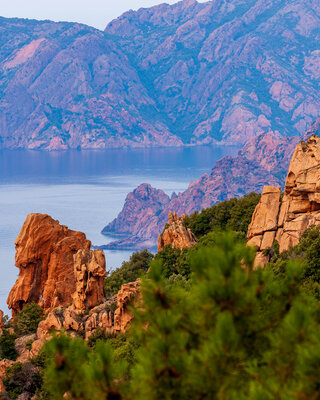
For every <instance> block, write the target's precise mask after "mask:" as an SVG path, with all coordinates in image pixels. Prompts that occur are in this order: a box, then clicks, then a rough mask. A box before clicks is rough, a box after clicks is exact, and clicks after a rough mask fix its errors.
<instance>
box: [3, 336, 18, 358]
mask: <svg viewBox="0 0 320 400" xmlns="http://www.w3.org/2000/svg"><path fill="white" fill-rule="evenodd" d="M16 338H17V336H16V335H15V334H11V333H10V332H9V330H8V329H3V333H2V335H1V336H0V356H1V358H2V359H3V358H6V359H8V360H13V361H15V360H16V359H17V357H18V353H17V350H16V348H15V340H16Z"/></svg>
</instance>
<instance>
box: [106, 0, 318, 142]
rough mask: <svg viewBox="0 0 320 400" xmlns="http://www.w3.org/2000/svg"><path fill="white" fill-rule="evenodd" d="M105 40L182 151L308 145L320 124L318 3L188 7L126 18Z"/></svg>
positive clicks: (276, 0)
mask: <svg viewBox="0 0 320 400" xmlns="http://www.w3.org/2000/svg"><path fill="white" fill-rule="evenodd" d="M106 32H107V33H110V34H113V35H117V36H118V41H119V43H120V44H121V47H122V49H124V51H125V52H126V54H127V55H128V56H129V57H130V59H131V61H132V62H133V63H134V64H136V65H137V69H138V71H139V75H140V77H141V79H142V78H143V82H144V84H145V87H146V88H147V89H148V93H149V95H150V96H151V97H152V98H154V99H155V101H156V102H157V105H158V108H159V110H160V111H161V112H162V113H163V114H164V115H166V116H167V118H168V122H167V125H168V126H169V127H170V129H171V131H172V132H178V133H179V136H181V137H182V139H183V140H184V141H185V142H191V143H200V142H201V143H211V142H215V141H218V142H224V143H230V142H232V143H236V142H237V143H239V142H240V143H244V142H245V141H246V140H247V139H250V138H251V137H253V136H255V135H257V134H259V133H261V132H262V131H268V130H272V131H274V132H275V131H279V132H281V134H283V135H301V134H302V133H303V132H304V131H305V130H306V128H307V126H308V125H309V124H310V123H311V122H312V120H314V119H315V118H317V117H319V115H320V91H319V79H320V46H319V39H320V3H319V1H318V0H212V1H209V2H206V3H197V2H196V1H195V0H184V1H182V2H179V3H177V4H174V5H172V6H169V5H165V4H162V5H159V6H156V7H152V8H149V9H143V10H139V11H137V12H134V11H130V12H127V13H125V14H124V15H123V16H121V17H120V18H118V19H117V20H115V21H113V22H111V23H110V24H109V25H108V26H107V28H106Z"/></svg>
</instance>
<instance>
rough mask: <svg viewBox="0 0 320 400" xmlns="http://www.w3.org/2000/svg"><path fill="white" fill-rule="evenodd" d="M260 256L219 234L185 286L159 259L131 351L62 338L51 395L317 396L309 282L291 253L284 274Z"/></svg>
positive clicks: (319, 318)
mask: <svg viewBox="0 0 320 400" xmlns="http://www.w3.org/2000/svg"><path fill="white" fill-rule="evenodd" d="M253 259H254V254H253V251H252V249H248V248H246V247H245V245H243V243H242V242H241V241H239V240H237V238H236V237H235V236H234V235H233V234H231V233H229V234H221V235H219V236H217V237H216V239H215V245H213V246H212V247H207V248H202V249H198V250H197V251H196V252H195V253H194V254H193V255H192V256H191V261H190V262H191V270H192V273H191V275H190V285H187V286H185V285H181V284H180V282H175V281H172V280H168V279H166V278H165V277H164V275H163V267H162V265H161V261H159V260H158V261H157V260H155V261H154V262H153V263H152V266H151V270H150V272H149V274H148V279H145V280H144V281H143V304H144V306H143V307H142V308H140V309H139V310H135V320H134V324H133V327H132V331H131V332H130V333H129V334H128V337H130V338H131V340H132V342H133V343H134V346H131V348H130V352H131V356H130V357H126V356H125V357H117V358H116V357H115V353H114V350H113V348H112V346H111V344H110V343H109V341H100V342H99V341H98V342H97V343H96V346H95V347H94V348H93V349H90V348H89V347H88V346H87V345H86V344H85V343H84V342H83V341H82V340H81V339H77V340H73V339H71V338H68V337H60V338H55V339H54V340H53V341H51V342H50V343H49V344H48V345H47V352H48V361H47V367H46V371H45V377H44V382H45V385H44V387H45V388H46V390H47V391H48V393H50V396H52V398H63V396H64V395H65V393H67V397H68V398H71V399H90V400H91V399H133V398H134V399H148V400H153V399H157V400H158V399H159V400H160V399H168V400H169V399H170V400H171V399H183V400H186V399H192V400H196V399H221V400H222V399H228V400H232V399H235V400H239V399H240V400H241V399H249V400H250V399H252V400H257V399H263V400H268V399H270V400H274V399H286V400H287V399H288V400H289V399H290V400H291V399H318V398H319V384H320V374H319V363H320V358H319V354H320V336H319V334H318V332H319V328H320V314H319V307H318V302H317V301H316V299H315V298H314V297H313V296H311V295H310V294H308V293H307V292H306V291H305V290H304V289H303V287H302V286H301V282H302V280H303V279H304V277H305V274H304V270H303V268H302V267H301V265H300V263H299V262H297V261H292V260H290V261H287V264H286V271H285V274H276V273H275V272H273V270H272V268H267V269H265V270H261V269H259V270H257V271H254V270H253ZM128 337H127V338H126V339H124V341H123V343H126V341H127V340H128ZM120 348H122V349H123V345H122V346H120ZM124 353H125V354H126V352H125V351H124Z"/></svg>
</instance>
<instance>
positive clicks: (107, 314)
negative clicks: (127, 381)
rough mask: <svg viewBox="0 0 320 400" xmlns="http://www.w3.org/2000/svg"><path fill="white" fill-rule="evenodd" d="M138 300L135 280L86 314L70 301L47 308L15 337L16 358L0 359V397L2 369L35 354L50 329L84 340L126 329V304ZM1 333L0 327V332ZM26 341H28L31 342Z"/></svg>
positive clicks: (128, 314)
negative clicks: (34, 324)
mask: <svg viewBox="0 0 320 400" xmlns="http://www.w3.org/2000/svg"><path fill="white" fill-rule="evenodd" d="M140 300H141V291H140V281H139V280H138V281H136V282H131V283H128V284H125V285H123V286H122V287H121V290H120V291H119V293H118V294H117V295H116V296H114V297H112V298H111V299H109V300H107V301H106V302H103V303H101V304H99V305H97V306H96V307H94V308H92V309H91V310H90V311H89V312H88V314H87V313H84V312H82V311H81V310H79V309H75V307H74V304H72V305H71V306H70V307H68V308H65V307H58V308H55V309H54V310H52V311H50V312H48V314H47V315H46V318H45V319H44V320H43V321H41V322H40V323H39V325H38V329H37V331H36V333H34V334H31V335H26V336H22V337H19V338H18V339H16V340H15V348H16V351H17V354H18V358H17V360H16V361H10V360H1V361H0V397H1V396H2V395H4V393H5V387H4V385H3V381H2V380H3V378H4V377H5V373H6V369H7V368H8V367H11V366H13V365H14V364H15V363H28V362H30V360H31V359H32V358H34V357H35V356H37V355H38V354H39V352H40V350H41V348H42V347H43V345H44V344H45V343H46V342H47V341H48V340H50V339H51V338H52V335H53V333H54V332H59V331H64V332H65V333H67V334H68V335H70V336H72V337H76V336H79V337H84V339H85V340H89V339H90V337H92V336H93V335H95V334H96V333H97V334H98V335H99V336H100V337H101V335H108V334H118V333H120V332H126V331H127V330H128V328H129V326H130V323H131V321H132V319H133V314H132V313H131V311H130V309H129V305H135V306H138V305H139V302H140ZM11 329H12V328H11ZM1 334H2V333H1V331H0V336H1ZM30 343H32V344H31V346H30ZM4 398H6V397H4ZM28 398H29V397H28Z"/></svg>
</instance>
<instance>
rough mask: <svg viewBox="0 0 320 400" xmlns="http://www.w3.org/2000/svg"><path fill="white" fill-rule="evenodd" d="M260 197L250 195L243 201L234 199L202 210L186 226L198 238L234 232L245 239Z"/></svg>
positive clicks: (187, 219) (190, 217) (188, 218)
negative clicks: (223, 232)
mask: <svg viewBox="0 0 320 400" xmlns="http://www.w3.org/2000/svg"><path fill="white" fill-rule="evenodd" d="M260 197H261V196H260V195H259V194H257V193H250V194H248V195H246V196H244V197H242V198H241V199H237V198H233V199H231V200H225V201H222V202H220V203H218V204H215V205H214V206H212V207H210V208H206V209H204V210H202V211H201V212H200V213H199V212H195V213H193V214H191V215H189V216H187V217H186V218H185V220H184V224H185V226H186V227H188V228H190V229H191V231H192V232H193V233H194V234H195V235H196V237H197V238H200V237H201V236H204V235H206V234H208V233H209V232H211V231H214V230H218V231H225V230H232V231H234V232H239V233H242V234H243V237H245V235H246V234H247V230H248V225H249V224H250V222H251V218H252V214H253V211H254V209H255V207H256V205H257V204H258V202H259V200H260Z"/></svg>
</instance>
